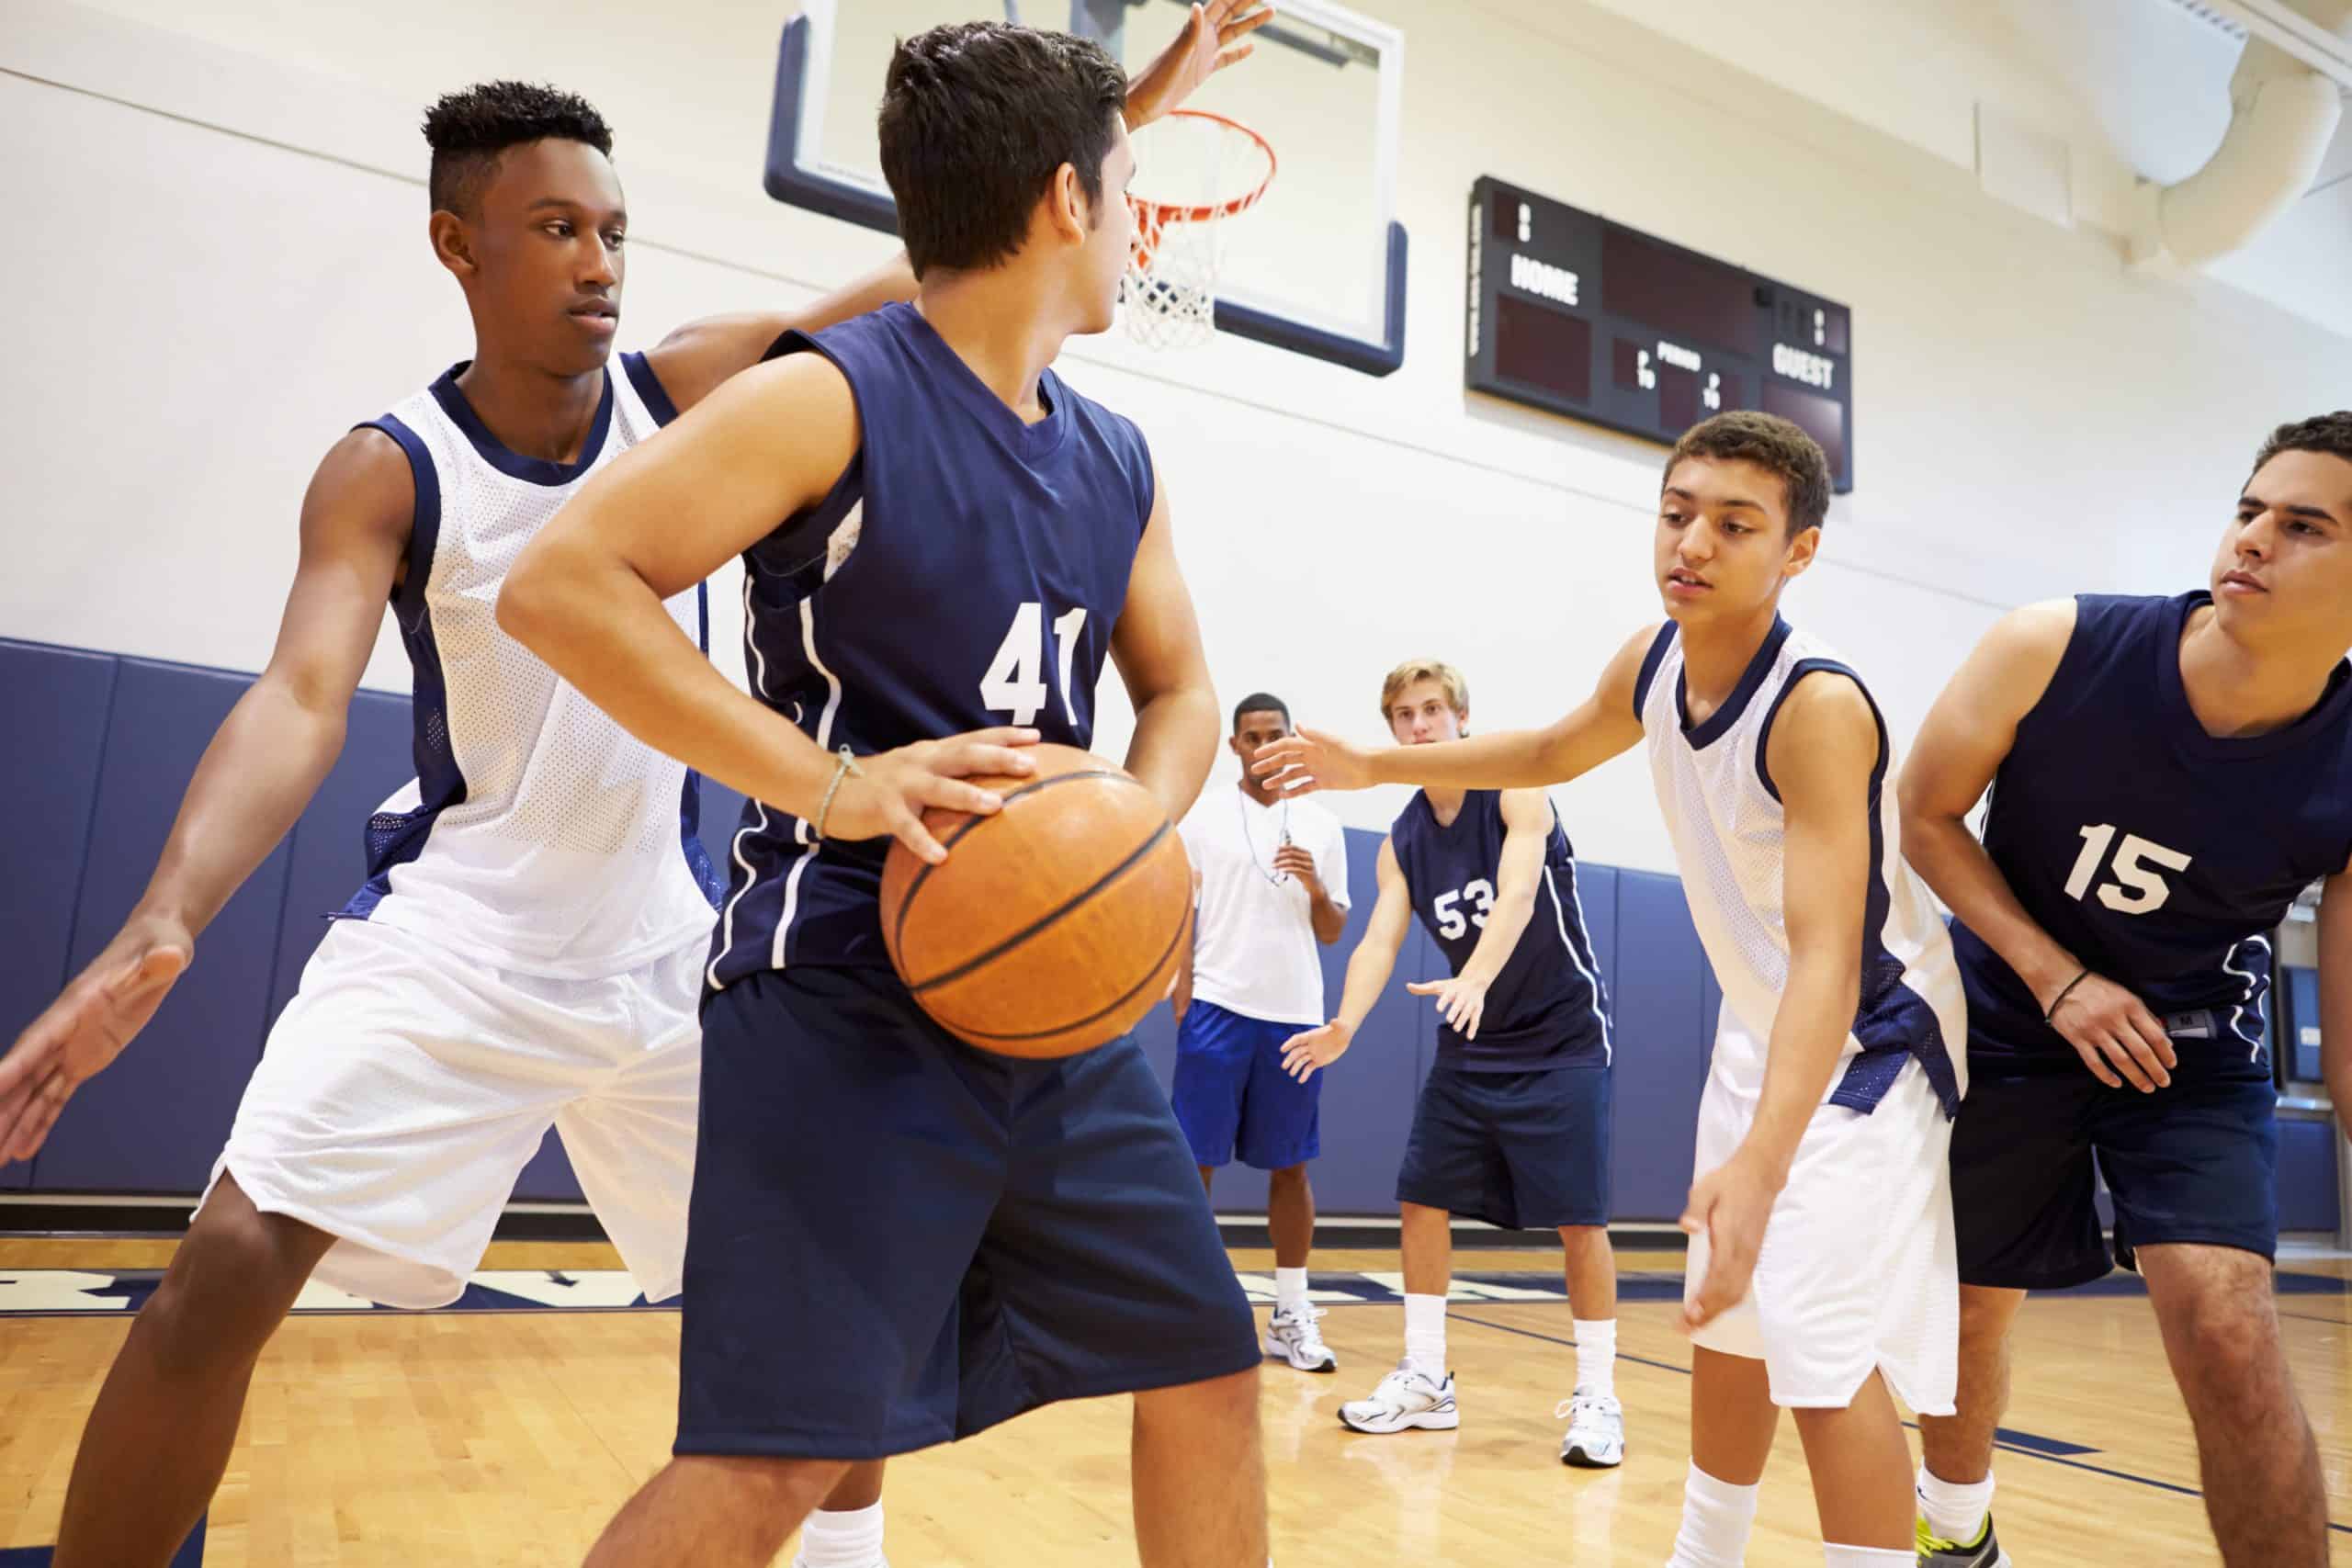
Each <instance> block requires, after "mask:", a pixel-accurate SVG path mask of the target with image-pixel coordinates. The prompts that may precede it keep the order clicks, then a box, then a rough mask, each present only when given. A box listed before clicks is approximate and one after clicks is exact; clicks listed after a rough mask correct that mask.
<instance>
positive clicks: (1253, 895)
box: [1181, 784, 1348, 1024]
mask: <svg viewBox="0 0 2352 1568" xmlns="http://www.w3.org/2000/svg"><path fill="white" fill-rule="evenodd" d="M1181 831H1182V833H1183V835H1184V848H1185V850H1186V852H1188V853H1190V854H1191V855H1192V857H1193V865H1194V866H1196V867H1197V868H1199V870H1200V874H1201V901H1200V916H1199V919H1198V920H1197V921H1196V922H1195V930H1194V932H1193V998H1194V999H1195V1000H1199V1001H1204V1002H1214V1003H1216V1005H1217V1006H1218V1007H1221V1008H1223V1009H1225V1010H1227V1011H1228V1012H1238V1013H1240V1014H1242V1015H1243V1016H1245V1017H1248V1018H1255V1019H1262V1020H1264V1021H1267V1022H1269V1023H1296V1024H1317V1023H1321V1022H1323V1021H1324V1018H1323V959H1322V954H1321V952H1320V950H1319V945H1318V944H1317V942H1316V940H1315V924H1314V920H1313V919H1312V917H1311V916H1310V914H1309V910H1310V908H1312V905H1311V901H1310V900H1309V899H1308V897H1307V895H1306V888H1305V887H1304V886H1301V885H1300V883H1299V880H1298V878H1296V877H1295V876H1290V875H1287V874H1283V875H1277V874H1276V873H1275V871H1274V852H1276V851H1277V850H1279V849H1281V848H1282V846H1283V841H1284V838H1285V835H1287V838H1288V841H1289V842H1291V843H1294V844H1296V845H1297V846H1298V847H1299V848H1300V849H1303V850H1305V851H1306V852H1308V853H1309V854H1311V855H1313V856H1314V857H1315V869H1316V873H1317V875H1319V876H1320V877H1321V878H1322V880H1323V891H1324V892H1325V894H1326V895H1328V896H1329V898H1330V900H1331V902H1332V903H1334V904H1337V905H1338V906H1339V907H1340V908H1342V909H1344V908H1347V907H1348V840H1347V834H1346V831H1345V830H1344V829H1341V828H1340V819H1339V818H1336V817H1334V816H1332V815H1331V814H1330V812H1329V811H1327V810H1325V809H1324V808H1323V807H1321V806H1319V805H1317V804H1316V803H1315V802H1314V801H1311V800H1286V801H1278V802H1276V803H1275V804H1274V805H1272V806H1261V805H1259V804H1258V803H1257V802H1256V801H1254V800H1252V799H1250V796H1249V795H1248V794H1247V793H1246V792H1244V791H1243V790H1242V789H1241V788H1240V786H1239V785H1238V784H1227V785H1225V786H1223V787H1221V788H1220V787H1219V786H1217V785H1214V784H1212V785H1211V786H1210V787H1209V789H1208V792H1207V793H1206V794H1204V795H1202V796H1201V798H1200V799H1199V800H1198V801H1197V802H1195V803H1194V804H1193V809H1192V813H1191V815H1189V816H1187V817H1186V818H1184V821H1183V825H1182V829H1181Z"/></svg>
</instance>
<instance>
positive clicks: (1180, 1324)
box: [676, 967, 1260, 1460]
mask: <svg viewBox="0 0 2352 1568" xmlns="http://www.w3.org/2000/svg"><path fill="white" fill-rule="evenodd" d="M1259 1359H1260V1351H1259V1346H1258V1336H1257V1330H1256V1327H1255V1325H1254V1324H1253V1323H1252V1322H1251V1319H1250V1306H1249V1303H1248V1301H1247V1299H1246V1298H1245V1297H1244V1296H1243V1294H1242V1291H1241V1286H1240V1283H1239V1281H1238V1280H1237V1279H1236V1278H1235V1277H1234V1272H1233V1266H1232V1264H1231V1262H1230V1261H1229V1260H1228V1259H1227V1257H1226V1252H1225V1247H1224V1246H1223V1244H1222V1242H1221V1241H1220V1240H1219V1238H1218V1235H1217V1229H1216V1220H1215V1218H1214V1217H1213V1216H1212V1215H1211V1213H1210V1212H1209V1206H1208V1199H1207V1196H1206V1194H1204V1192H1203V1191H1202V1190H1201V1179H1200V1176H1199V1173H1198V1172H1197V1171H1196V1170H1195V1169H1194V1168H1193V1159H1192V1154H1191V1151H1190V1150H1189V1149H1187V1148H1186V1147H1185V1145H1184V1137H1183V1134H1182V1133H1181V1132H1179V1131H1178V1130H1177V1126H1176V1120H1175V1118H1174V1116H1173V1115H1171V1114H1170V1111H1169V1109H1168V1099H1167V1096H1166V1095H1165V1094H1164V1093H1163V1092H1162V1091H1161V1089H1160V1087H1159V1078H1158V1077H1157V1076H1155V1075H1154V1074H1153V1072H1152V1070H1151V1067H1150V1065H1149V1064H1148V1062H1147V1061H1146V1060H1145V1058H1144V1055H1143V1051H1142V1049H1141V1048H1140V1047H1139V1046H1137V1045H1136V1043H1135V1041H1134V1040H1133V1039H1132V1038H1129V1037H1122V1038H1121V1039H1118V1040H1115V1041H1114V1042H1112V1043H1109V1044H1107V1045H1103V1046H1101V1047H1099V1048H1098V1049H1096V1050H1093V1051H1089V1052H1086V1053H1084V1054H1082V1055H1077V1056H1071V1057H1068V1058H1065V1059H1063V1060H1060V1061H1053V1062H1020V1061H1014V1060H1012V1059H1010V1058H1006V1057H1002V1056H995V1055H989V1054H987V1053H984V1052H979V1051H975V1050H973V1049H971V1048H970V1047H968V1046H966V1045H964V1044H962V1043H959V1042H957V1041H956V1039H954V1038H953V1037H952V1036H950V1035H948V1034H947V1033H946V1032H944V1031H943V1030H941V1029H940V1028H939V1027H938V1026H937V1025H936V1024H934V1023H933V1022H932V1021H930V1020H929V1019H928V1018H926V1017H924V1016H923V1014H922V1011H921V1010H919V1009H918V1008H917V1007H916V1006H915V1003H914V1001H913V998H910V997H909V996H908V995H907V992H906V989H905V987H903V986H901V985H900V984H899V981H898V979H897V977H896V976H893V975H891V974H890V973H889V972H888V971H887V970H870V969H827V968H812V967H801V968H795V969H792V970H790V971H787V972H782V973H778V972H766V973H762V974H758V975H753V976H748V977H746V978H744V979H741V980H739V981H737V982H736V983H735V984H733V985H731V986H729V987H727V988H726V989H725V990H724V991H721V992H719V993H718V995H717V996H715V997H713V998H710V1000H709V1001H708V1002H707V1004H706V1005H705V1007H704V1009H703V1062H702V1119H701V1129H700V1138H699V1141H698V1143H697V1145H696V1150H695V1178H694V1198H693V1204H692V1209H691V1213H690V1214H689V1216H688V1225H687V1233H686V1262H685V1308H684V1330H683V1337H682V1343H681V1347H680V1351H679V1369H678V1371H679V1379H678V1382H679V1388H678V1439H677V1445H676V1451H677V1452H679V1453H681V1454H734V1455H744V1454H752V1455H769V1456H776V1457H784V1458H799V1459H836V1460H863V1459H878V1458H881V1457H884V1456H886V1455H889V1454H899V1453H906V1452H909V1451H910V1450H915V1449H921V1448H926V1447H929V1446H930V1445H932V1444H934V1443H941V1442H945V1441H948V1440H950V1439H953V1438H966V1437H969V1436H971V1435H972V1434H973V1433H975V1432H978V1431H981V1430H983V1429H985V1428H986V1427H991V1426H994V1425H995V1424H997V1423H998V1422H1000V1421H1004V1420H1009V1419H1010V1418H1012V1416H1018V1415H1020V1414H1022V1413H1023V1411H1027V1410H1032V1409H1035V1407H1037V1406H1039V1405H1041V1404H1051V1403H1053V1402H1055V1401H1057V1400H1064V1399H1082V1398H1088V1397H1091V1396H1093V1395H1096V1394H1107V1393H1130V1392H1134V1391H1136V1390H1141V1389H1150V1388H1164V1387H1169V1386H1171V1385H1173V1384H1178V1383H1187V1382H1201V1381H1204V1380H1206V1379H1210V1378H1216V1377H1223V1376H1226V1375H1227V1374H1230V1373H1234V1372H1238V1371H1245V1370H1247V1369H1250V1368H1253V1367H1255V1366H1257V1365H1258V1362H1259Z"/></svg>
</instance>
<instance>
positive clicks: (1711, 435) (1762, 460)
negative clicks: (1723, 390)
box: [1658, 409, 1829, 539]
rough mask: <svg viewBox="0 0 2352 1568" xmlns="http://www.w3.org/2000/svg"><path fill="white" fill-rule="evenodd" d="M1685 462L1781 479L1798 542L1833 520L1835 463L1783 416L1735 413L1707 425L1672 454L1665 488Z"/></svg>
mask: <svg viewBox="0 0 2352 1568" xmlns="http://www.w3.org/2000/svg"><path fill="white" fill-rule="evenodd" d="M1685 457H1713V458H1715V459H1716V460H1718V461H1722V462H1735V461H1736V462H1743V463H1753V464H1755V465H1756V466H1757V467H1758V468H1767V469H1770V471H1771V472H1773V473H1775V474H1777V475H1779V476H1780V479H1781V492H1782V496H1783V499H1785V500H1786V502H1788V508H1789V537H1791V538H1792V539H1793V538H1795V537H1796V536H1798V535H1799V534H1802V533H1804V531H1805V530H1806V529H1807V528H1818V527H1820V526H1821V525H1822V522H1823V520H1824V519H1825V518H1826V517H1827V516H1828V515H1829V459H1828V458H1827V457H1824V456H1822V452H1821V446H1820V443H1818V442H1816V441H1815V440H1814V438H1813V437H1812V436H1810V435H1807V434H1805V433H1804V430H1803V429H1802V428H1801V427H1799V426H1798V425H1796V424H1794V423H1791V422H1790V421H1788V420H1785V419H1782V418H1781V417H1780V416H1779V415H1778V414H1769V413H1758V412H1755V411H1754V410H1752V409H1735V410H1733V411H1731V412H1728V413H1719V414H1716V415H1715V416H1714V417H1713V418H1712V419H1703V420H1701V421H1700V422H1699V423H1696V424H1694V425H1692V426H1691V428H1690V429H1688V430H1686V431H1684V432H1683V433H1682V439H1681V440H1679V441H1678V442H1676V443H1675V444H1674V450H1673V451H1672V452H1670V453H1668V454H1667V458H1666V473H1665V475H1664V476H1663V477H1662V478H1660V479H1659V480H1658V488H1659V489H1661V490H1663V489H1665V488H1666V482H1667V480H1668V479H1672V478H1673V477H1674V466H1675V465H1676V464H1677V463H1679V462H1681V461H1682V459H1683V458H1685Z"/></svg>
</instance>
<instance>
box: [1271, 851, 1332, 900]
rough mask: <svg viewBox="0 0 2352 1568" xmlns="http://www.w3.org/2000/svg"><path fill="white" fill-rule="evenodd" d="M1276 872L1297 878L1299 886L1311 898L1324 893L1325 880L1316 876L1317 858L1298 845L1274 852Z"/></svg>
mask: <svg viewBox="0 0 2352 1568" xmlns="http://www.w3.org/2000/svg"><path fill="white" fill-rule="evenodd" d="M1274 871H1275V873H1276V874H1278V875H1285V876H1295V877H1296V878H1298V885H1299V886H1302V887H1304V888H1306V891H1307V895H1308V896H1309V897H1313V896H1314V895H1316V894H1317V893H1320V892H1322V891H1323V879H1322V878H1321V877H1320V876H1318V875H1317V874H1316V872H1315V857H1314V855H1312V854H1310V853H1309V852H1306V851H1305V850H1302V849H1300V848H1299V847H1298V846H1297V845H1296V844H1284V845H1283V847H1282V848H1281V849H1278V850H1276V851H1275V852H1274Z"/></svg>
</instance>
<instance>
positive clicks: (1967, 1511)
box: [1919, 1464, 1993, 1546]
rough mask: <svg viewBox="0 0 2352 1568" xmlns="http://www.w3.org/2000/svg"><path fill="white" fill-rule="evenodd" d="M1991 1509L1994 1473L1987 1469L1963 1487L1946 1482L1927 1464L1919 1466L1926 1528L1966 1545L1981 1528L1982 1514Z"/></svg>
mask: <svg viewBox="0 0 2352 1568" xmlns="http://www.w3.org/2000/svg"><path fill="white" fill-rule="evenodd" d="M1992 1511H1993V1472H1991V1471H1989V1470H1988V1471H1986V1472H1985V1479H1984V1480H1982V1481H1979V1482H1976V1483H1973V1484H1972V1485H1965V1486H1963V1485H1962V1484H1961V1483H1959V1482H1957V1481H1946V1480H1944V1479H1943V1478H1942V1477H1941V1476H1939V1475H1937V1474H1936V1473H1935V1472H1933V1471H1930V1470H1929V1469H1928V1467H1927V1466H1926V1465H1924V1464H1923V1465H1921V1466H1920V1467H1919V1512H1920V1513H1921V1514H1922V1515H1924V1516H1925V1517H1926V1518H1927V1521H1928V1529H1931V1530H1933V1531H1935V1533H1936V1534H1937V1535H1938V1536H1939V1537H1941V1538H1942V1539H1944V1540H1949V1541H1951V1542H1953V1543H1954V1544H1955V1545H1959V1546H1966V1545H1967V1544H1968V1543H1969V1542H1970V1541H1972V1540H1975V1539H1976V1533H1977V1531H1979V1530H1981V1529H1984V1528H1985V1515H1987V1514H1989V1513H1991V1512H1992Z"/></svg>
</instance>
